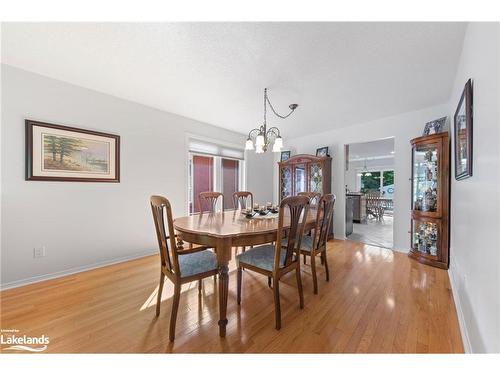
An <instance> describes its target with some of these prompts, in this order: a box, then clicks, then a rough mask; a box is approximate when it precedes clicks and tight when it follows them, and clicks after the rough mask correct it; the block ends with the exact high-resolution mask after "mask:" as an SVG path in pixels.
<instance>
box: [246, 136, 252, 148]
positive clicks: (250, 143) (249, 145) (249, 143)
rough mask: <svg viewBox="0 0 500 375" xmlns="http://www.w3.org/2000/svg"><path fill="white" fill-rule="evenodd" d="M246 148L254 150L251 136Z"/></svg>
mask: <svg viewBox="0 0 500 375" xmlns="http://www.w3.org/2000/svg"><path fill="white" fill-rule="evenodd" d="M245 150H253V142H252V140H251V139H250V138H248V139H247V142H246V143H245Z"/></svg>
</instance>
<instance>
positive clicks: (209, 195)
mask: <svg viewBox="0 0 500 375" xmlns="http://www.w3.org/2000/svg"><path fill="white" fill-rule="evenodd" d="M221 197H222V193H219V192H216V191H204V192H202V193H200V194H199V195H198V203H199V206H200V213H203V212H210V213H215V211H216V209H217V202H218V200H219V198H221ZM205 207H207V209H205Z"/></svg>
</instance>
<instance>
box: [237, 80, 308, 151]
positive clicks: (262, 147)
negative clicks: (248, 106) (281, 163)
mask: <svg viewBox="0 0 500 375" xmlns="http://www.w3.org/2000/svg"><path fill="white" fill-rule="evenodd" d="M268 104H269V107H270V108H271V110H272V111H273V113H274V114H275V115H276V116H277V117H279V118H282V119H285V118H287V117H288V116H290V115H291V114H292V113H293V111H295V109H296V108H297V107H298V106H299V105H298V104H290V105H289V106H288V108H290V112H289V113H288V114H287V115H280V114H279V113H277V112H276V111H275V110H274V107H273V105H272V104H271V101H270V100H269V97H268V96H267V88H265V89H264V123H263V124H262V125H261V126H260V127H258V128H255V129H252V130H250V132H249V133H248V138H247V141H246V143H245V150H253V149H254V145H255V152H256V153H257V154H262V153H264V152H266V151H267V150H268V149H269V146H270V145H271V144H272V143H274V144H273V152H280V151H281V149H282V148H283V138H281V134H280V130H279V129H278V128H277V127H275V126H273V127H272V128H269V130H268V129H267V119H266V116H267V105H268Z"/></svg>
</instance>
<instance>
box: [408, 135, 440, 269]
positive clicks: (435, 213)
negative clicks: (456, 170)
mask: <svg viewBox="0 0 500 375" xmlns="http://www.w3.org/2000/svg"><path fill="white" fill-rule="evenodd" d="M410 143H411V145H412V173H411V186H412V189H411V197H412V200H411V210H412V213H411V250H410V253H409V255H410V257H412V258H414V259H417V260H418V261H419V262H421V263H425V264H429V265H431V266H435V267H440V268H444V269H448V263H449V240H448V233H449V189H450V187H449V186H450V174H449V169H450V168H449V158H450V143H449V137H448V133H447V132H443V133H438V134H432V135H428V136H423V137H419V138H415V139H412V140H411V141H410Z"/></svg>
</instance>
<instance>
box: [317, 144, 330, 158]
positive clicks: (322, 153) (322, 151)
mask: <svg viewBox="0 0 500 375" xmlns="http://www.w3.org/2000/svg"><path fill="white" fill-rule="evenodd" d="M316 156H328V146H326V147H320V148H317V149H316Z"/></svg>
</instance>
